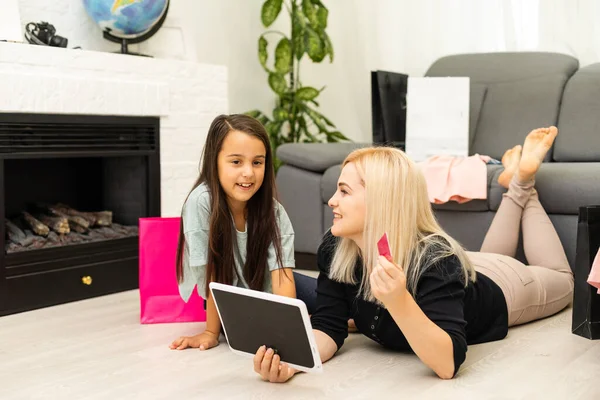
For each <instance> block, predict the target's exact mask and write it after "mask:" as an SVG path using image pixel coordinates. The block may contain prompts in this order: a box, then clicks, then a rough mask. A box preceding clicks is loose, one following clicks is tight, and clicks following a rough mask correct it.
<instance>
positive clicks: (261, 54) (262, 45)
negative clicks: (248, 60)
mask: <svg viewBox="0 0 600 400" xmlns="http://www.w3.org/2000/svg"><path fill="white" fill-rule="evenodd" d="M268 44H269V43H268V42H267V39H265V37H264V36H263V35H261V37H260V38H259V39H258V60H259V61H260V65H262V66H263V68H264V69H267V59H268V58H269V55H268V53H267V46H268Z"/></svg>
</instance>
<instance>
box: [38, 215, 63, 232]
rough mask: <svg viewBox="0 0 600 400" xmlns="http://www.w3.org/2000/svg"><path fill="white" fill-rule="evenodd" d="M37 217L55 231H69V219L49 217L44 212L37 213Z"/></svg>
mask: <svg viewBox="0 0 600 400" xmlns="http://www.w3.org/2000/svg"><path fill="white" fill-rule="evenodd" d="M37 218H38V219H39V220H40V221H42V222H43V223H44V224H46V225H47V226H49V227H50V229H52V230H53V231H55V232H56V233H60V234H66V233H69V232H70V231H71V230H70V229H69V221H68V220H67V219H66V218H64V217H51V216H49V215H45V214H38V215H37Z"/></svg>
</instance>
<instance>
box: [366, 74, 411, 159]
mask: <svg viewBox="0 0 600 400" xmlns="http://www.w3.org/2000/svg"><path fill="white" fill-rule="evenodd" d="M407 85H408V75H405V74H400V73H397V72H389V71H371V115H372V118H373V127H372V128H373V143H374V144H384V145H391V146H395V147H398V148H400V149H402V150H404V149H405V142H406V90H407Z"/></svg>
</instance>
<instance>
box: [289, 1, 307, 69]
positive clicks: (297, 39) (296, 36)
mask: <svg viewBox="0 0 600 400" xmlns="http://www.w3.org/2000/svg"><path fill="white" fill-rule="evenodd" d="M305 27H306V22H305V21H304V14H302V10H301V9H300V8H298V7H296V14H294V15H293V19H292V41H293V43H292V45H293V46H294V55H295V56H296V59H297V60H300V59H301V58H302V56H303V55H304V53H305V51H306V50H305V48H304V28H305Z"/></svg>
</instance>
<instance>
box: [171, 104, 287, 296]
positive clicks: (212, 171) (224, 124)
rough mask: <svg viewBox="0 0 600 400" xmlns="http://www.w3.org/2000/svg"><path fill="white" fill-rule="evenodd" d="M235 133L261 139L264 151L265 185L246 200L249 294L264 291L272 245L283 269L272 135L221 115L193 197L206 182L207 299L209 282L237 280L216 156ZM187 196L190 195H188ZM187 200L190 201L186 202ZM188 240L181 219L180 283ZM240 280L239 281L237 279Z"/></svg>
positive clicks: (247, 120)
mask: <svg viewBox="0 0 600 400" xmlns="http://www.w3.org/2000/svg"><path fill="white" fill-rule="evenodd" d="M231 131H240V132H244V133H246V134H248V135H250V136H252V137H255V138H257V139H260V141H261V142H263V144H264V146H265V151H266V158H265V176H264V180H263V183H262V185H261V186H260V188H259V189H258V190H257V192H256V193H255V194H254V196H252V197H251V198H250V200H248V203H247V204H246V209H247V213H248V217H247V218H248V219H247V226H248V228H247V231H248V234H247V235H248V236H247V237H248V240H247V244H246V246H247V247H246V262H245V263H244V268H243V274H244V279H245V280H246V282H247V283H248V285H249V286H250V289H254V290H260V291H262V290H263V285H264V280H265V272H266V271H267V270H268V266H267V260H268V255H269V246H270V245H271V244H273V245H274V247H275V255H276V260H277V264H278V265H279V266H280V267H281V266H282V262H281V253H282V251H281V238H280V234H279V226H278V224H277V216H276V215H275V197H276V190H275V170H274V167H273V157H272V151H271V145H270V143H269V136H268V134H267V131H266V130H265V128H264V127H263V125H262V124H261V123H260V122H258V121H257V120H256V119H254V118H252V117H250V116H247V115H243V114H232V115H219V116H218V117H217V118H215V120H214V121H213V122H212V124H211V126H210V128H209V130H208V136H207V138H206V144H205V145H204V149H203V152H202V153H203V154H202V161H201V168H200V176H199V177H198V179H197V180H196V183H195V184H194V187H193V188H192V190H191V191H190V193H191V192H192V191H193V190H194V189H196V188H197V187H198V186H199V185H201V184H202V183H206V185H207V186H208V190H209V192H210V199H211V207H210V222H209V226H210V228H209V236H208V237H209V239H208V247H209V248H208V260H207V265H206V287H205V288H203V289H204V290H205V295H206V297H205V298H208V291H209V289H208V284H209V282H219V283H225V284H229V285H231V284H232V283H233V278H234V276H235V275H234V274H236V275H239V274H238V272H237V270H236V268H235V259H234V246H236V245H237V240H236V234H235V228H234V223H233V218H232V217H231V211H230V210H229V206H228V204H227V195H226V194H225V192H224V191H223V188H222V187H221V184H220V182H219V172H218V165H217V162H218V156H219V153H220V152H221V148H222V147H223V142H224V141H225V137H227V134H229V132H231ZM188 197H189V194H188ZM186 201H187V199H186ZM184 248H185V235H184V232H183V218H182V219H181V225H180V228H179V244H178V247H177V281H178V282H182V281H183V256H184ZM239 278H240V277H239V276H238V279H239Z"/></svg>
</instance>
